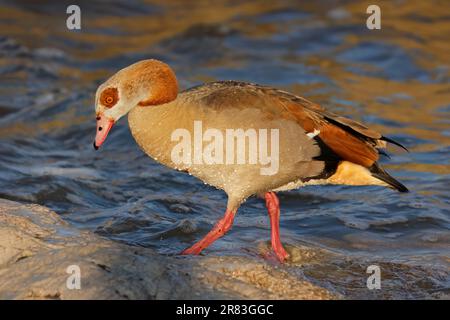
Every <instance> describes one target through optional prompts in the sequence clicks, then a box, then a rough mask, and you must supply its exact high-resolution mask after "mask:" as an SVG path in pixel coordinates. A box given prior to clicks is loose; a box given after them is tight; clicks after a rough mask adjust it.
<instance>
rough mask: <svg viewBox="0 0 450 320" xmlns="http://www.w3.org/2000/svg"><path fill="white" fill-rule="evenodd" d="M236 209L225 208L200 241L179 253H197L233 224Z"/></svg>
mask: <svg viewBox="0 0 450 320" xmlns="http://www.w3.org/2000/svg"><path fill="white" fill-rule="evenodd" d="M236 211H237V210H230V209H228V208H227V211H225V215H224V217H223V218H222V219H220V220H219V221H218V222H217V223H216V225H215V226H214V227H213V228H212V229H211V231H210V232H208V234H207V235H206V236H205V237H204V238H203V239H202V240H200V241H198V242H197V243H195V244H194V245H193V246H192V247H190V248H187V249H185V250H184V251H183V252H181V254H199V253H200V252H202V250H203V249H205V248H206V247H208V246H209V245H210V244H211V243H213V242H214V241H216V240H217V239H219V238H220V237H222V236H223V235H224V234H225V233H227V231H228V230H230V229H231V226H232V225H233V220H234V216H235V214H236Z"/></svg>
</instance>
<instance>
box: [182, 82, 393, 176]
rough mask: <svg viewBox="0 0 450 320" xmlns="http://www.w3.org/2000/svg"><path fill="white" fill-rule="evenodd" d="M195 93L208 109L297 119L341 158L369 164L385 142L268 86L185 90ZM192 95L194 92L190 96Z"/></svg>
mask: <svg viewBox="0 0 450 320" xmlns="http://www.w3.org/2000/svg"><path fill="white" fill-rule="evenodd" d="M190 91H193V92H195V97H197V98H198V97H200V98H201V99H202V102H203V103H204V104H205V105H208V107H211V108H218V109H221V108H227V107H234V108H248V107H250V106H251V107H257V108H261V109H264V111H266V112H267V113H268V114H269V115H272V116H273V117H282V118H286V119H292V120H295V121H297V122H298V123H299V124H300V125H301V126H302V127H303V128H304V129H305V131H306V132H311V133H312V132H315V131H316V132H317V131H319V134H318V136H316V139H317V138H319V139H320V140H321V141H322V142H323V143H324V144H325V145H326V146H327V147H328V148H330V149H331V150H332V151H333V152H334V153H335V154H337V155H338V156H339V157H340V158H342V159H343V160H347V161H351V162H353V163H356V164H360V165H363V166H365V167H371V166H372V165H373V164H374V163H375V162H376V161H377V160H378V157H379V154H378V151H377V148H380V147H385V145H386V143H385V141H383V137H382V135H381V134H380V133H378V132H376V131H374V130H371V129H369V128H367V127H366V126H364V125H363V124H361V123H359V122H356V121H353V120H351V119H348V118H344V117H342V116H339V115H336V114H334V113H332V112H329V111H327V110H325V109H324V108H322V107H321V106H319V105H318V104H315V103H313V102H311V101H309V100H307V99H304V98H302V97H299V96H295V95H293V94H290V93H288V92H285V91H282V90H277V89H274V88H271V87H266V86H261V85H257V84H252V83H246V82H236V81H221V82H213V83H208V84H206V85H202V86H199V87H194V88H191V89H188V90H186V91H184V93H185V94H187V95H189V93H190ZM193 96H194V95H193Z"/></svg>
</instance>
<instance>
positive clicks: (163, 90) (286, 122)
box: [94, 59, 408, 262]
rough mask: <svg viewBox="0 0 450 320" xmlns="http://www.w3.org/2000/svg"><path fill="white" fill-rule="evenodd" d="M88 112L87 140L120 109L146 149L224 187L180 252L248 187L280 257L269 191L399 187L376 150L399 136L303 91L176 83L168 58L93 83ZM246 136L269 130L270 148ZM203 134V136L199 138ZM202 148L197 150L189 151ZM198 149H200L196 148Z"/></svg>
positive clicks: (220, 231) (205, 242)
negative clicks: (214, 208) (217, 207)
mask: <svg viewBox="0 0 450 320" xmlns="http://www.w3.org/2000/svg"><path fill="white" fill-rule="evenodd" d="M95 112H96V116H97V132H96V137H95V141H94V148H95V149H98V148H99V147H100V146H101V145H102V144H103V142H104V141H105V139H106V137H107V135H108V132H109V131H110V129H111V127H112V126H113V125H114V123H116V122H117V121H118V120H119V119H120V118H121V117H122V116H124V115H126V114H127V113H128V122H129V127H130V129H131V133H132V135H133V137H134V139H135V140H136V142H137V144H138V145H139V147H140V148H141V149H142V150H143V151H144V152H145V153H146V154H147V155H148V156H150V157H152V158H153V159H154V160H156V161H157V162H159V163H161V164H163V165H165V166H167V167H170V168H173V169H176V170H180V171H184V172H188V173H189V174H191V175H193V176H195V177H197V178H199V179H200V180H202V181H203V182H205V183H207V184H209V185H211V186H214V187H216V188H218V189H222V190H224V191H225V192H226V193H227V195H228V203H227V209H226V212H225V215H224V217H223V218H222V219H220V220H219V221H218V222H217V224H216V225H215V226H214V227H213V228H212V230H211V231H210V232H209V233H208V234H207V235H206V236H205V237H204V238H203V239H201V240H200V241H198V242H197V243H195V244H194V245H193V246H191V247H190V248H188V249H186V250H184V251H183V252H182V254H199V253H200V252H201V251H202V250H203V249H205V248H206V247H208V246H209V245H210V244H211V243H213V242H214V241H215V240H217V239H218V238H219V237H221V236H223V235H224V234H225V233H226V232H227V231H228V230H229V229H230V228H231V226H232V223H233V219H234V217H235V214H236V212H237V210H238V208H239V206H240V205H241V204H242V203H243V202H244V201H245V200H246V199H247V198H248V197H250V196H252V195H261V196H264V197H265V202H266V206H267V209H268V213H269V217H270V224H271V240H272V241H271V242H272V248H273V251H274V252H275V254H276V257H277V258H278V259H279V260H280V261H281V262H283V261H285V260H286V259H287V258H288V253H287V252H286V251H285V249H284V248H283V245H282V243H281V241H280V236H279V217H280V207H279V201H278V198H277V196H276V194H275V192H278V191H285V190H292V189H296V188H299V187H301V186H305V185H310V184H344V185H377V186H385V187H390V188H392V189H395V190H398V191H400V192H407V191H408V189H407V188H406V187H405V186H404V185H402V184H401V183H400V182H398V181H397V180H395V179H394V178H392V177H391V176H390V175H388V174H387V173H386V171H384V170H383V169H382V168H381V167H380V165H379V164H378V163H377V160H378V157H379V154H380V153H383V151H382V150H379V149H382V148H385V147H386V143H387V142H390V143H394V144H397V145H399V144H398V143H397V142H395V141H393V140H390V139H388V138H386V137H384V136H382V135H381V134H380V133H378V132H376V131H374V130H371V129H369V128H367V127H366V126H364V125H362V124H361V123H358V122H356V121H353V120H350V119H348V118H344V117H341V116H339V115H337V114H334V113H332V112H329V111H327V110H325V109H324V108H322V107H321V106H319V105H317V104H315V103H313V102H310V101H308V100H306V99H304V98H302V97H299V96H296V95H293V94H290V93H288V92H285V91H281V90H277V89H274V88H271V87H267V86H262V85H257V84H253V83H244V82H236V81H220V82H212V83H207V84H203V85H200V86H196V87H193V88H190V89H188V90H185V91H182V92H178V85H177V79H176V77H175V74H174V72H173V71H172V70H171V69H170V67H169V66H168V65H167V64H165V63H163V62H160V61H157V60H153V59H152V60H143V61H139V62H137V63H135V64H132V65H130V66H128V67H126V68H124V69H122V70H120V71H118V72H117V73H116V74H114V75H113V76H112V77H111V78H109V79H108V80H107V81H106V82H105V83H103V84H102V85H100V86H99V88H98V89H97V92H96V97H95ZM199 130H200V131H199ZM230 130H234V131H230ZM239 130H240V131H239ZM269 131H270V132H271V133H273V134H272V135H271V134H269ZM202 132H203V135H202ZM229 132H234V134H236V132H237V133H241V134H243V135H244V140H241V144H240V145H239V144H238V142H237V143H236V148H235V147H234V145H233V143H231V148H235V149H233V150H232V151H235V152H236V153H237V156H236V157H235V156H234V154H233V152H229V151H230V150H226V149H227V147H228V149H229V148H230V145H229V144H228V143H229V142H230V141H227V144H225V142H224V140H225V137H226V138H230V137H229V135H228V133H229ZM196 133H197V136H198V134H200V135H201V137H200V140H199V138H198V137H194V139H197V144H196V143H195V141H194V143H193V144H189V142H187V144H184V145H182V146H180V142H181V140H183V139H189V138H190V139H191V140H192V135H194V136H195V135H196ZM207 133H208V134H207ZM237 137H238V135H236V136H231V138H236V139H237ZM255 137H256V138H261V139H263V138H265V137H268V138H267V139H266V140H270V143H269V145H270V147H269V148H268V147H267V141H265V142H266V145H265V147H264V144H258V145H256V147H257V149H258V147H259V150H256V149H255V148H253V149H254V150H253V153H254V154H253V155H252V154H251V152H250V151H252V150H250V149H251V147H255V146H254V145H252V146H250V144H251V139H253V138H255ZM245 139H247V140H245ZM198 141H200V145H199V142H198ZM236 141H237V140H236ZM242 141H244V143H242ZM184 142H186V141H184ZM205 142H209V143H208V144H207V145H206V146H203V145H202V144H204V143H205ZM399 146H401V145H399ZM401 147H402V146H401ZM201 148H203V149H204V150H198V149H201ZM207 148H209V154H206V153H205V152H206V151H205V150H206V149H207ZM245 148H248V149H249V152H248V157H245V156H246V154H244V158H245V159H244V160H246V161H241V162H239V161H237V160H236V159H237V158H238V156H239V155H240V156H242V152H241V153H240V154H239V152H240V151H242V150H244V149H245ZM262 149H265V150H262ZM201 151H203V153H201ZM262 151H264V152H265V153H266V155H270V157H271V158H272V160H273V162H275V160H276V162H277V163H276V164H275V165H274V164H273V163H272V164H270V166H271V167H270V168H269V164H268V163H269V162H268V159H269V160H270V157H266V158H265V161H255V159H256V160H258V159H259V156H261V153H264V152H262ZM183 152H184V154H182V153H183ZM258 152H259V154H258ZM229 154H231V156H229ZM207 155H208V156H209V157H206V156H207ZM225 158H226V160H225ZM247 158H248V159H247ZM240 160H243V158H242V157H241V159H240ZM263 170H266V171H265V172H264V171H263Z"/></svg>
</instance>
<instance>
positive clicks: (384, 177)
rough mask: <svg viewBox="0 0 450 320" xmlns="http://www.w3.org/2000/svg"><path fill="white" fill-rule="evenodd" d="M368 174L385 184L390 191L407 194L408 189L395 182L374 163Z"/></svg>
mask: <svg viewBox="0 0 450 320" xmlns="http://www.w3.org/2000/svg"><path fill="white" fill-rule="evenodd" d="M369 170H370V173H371V174H372V176H374V177H375V178H377V179H380V180H381V181H384V182H386V183H387V184H388V185H389V186H390V187H391V188H392V189H395V190H397V191H399V192H408V191H409V190H408V188H406V187H405V186H404V185H403V184H401V183H400V182H399V181H397V180H395V179H394V178H393V177H392V176H390V175H389V174H388V173H387V172H386V171H385V170H384V169H383V168H381V167H380V166H379V165H378V164H377V163H376V162H375V163H374V164H373V165H372V167H370V168H369Z"/></svg>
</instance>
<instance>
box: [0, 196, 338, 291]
mask: <svg viewBox="0 0 450 320" xmlns="http://www.w3.org/2000/svg"><path fill="white" fill-rule="evenodd" d="M73 266H75V268H79V271H80V289H76V288H75V289H73V286H70V284H71V283H72V282H70V281H69V286H68V285H67V282H68V279H69V280H70V279H73V274H72V273H70V272H73V271H72V270H73V268H74V267H73ZM71 268H72V269H71ZM68 272H69V273H68ZM71 276H72V278H70V277H71ZM70 288H72V289H70ZM192 298H199V299H232V298H235V299H286V298H287V299H330V298H336V296H334V295H333V294H331V293H330V292H329V291H327V290H326V289H323V288H321V287H318V286H316V285H314V284H312V283H310V282H309V281H307V280H304V279H299V278H297V277H294V276H292V275H290V274H289V273H288V272H286V271H285V270H283V269H281V268H278V267H277V266H276V265H275V264H271V263H268V262H266V261H264V260H262V259H261V260H255V259H253V260H251V259H249V258H244V257H233V256H227V257H215V256H200V257H183V256H163V255H160V254H157V253H156V252H155V251H153V250H151V249H147V248H141V247H132V246H128V245H125V244H120V243H116V242H113V241H110V240H106V239H104V238H101V237H99V236H97V235H95V234H93V233H91V232H86V231H80V230H78V229H75V228H73V227H71V226H70V225H69V224H67V223H66V222H64V221H63V220H62V219H61V218H60V217H59V216H58V214H56V213H55V212H53V211H51V210H49V209H47V208H45V207H42V206H39V205H33V204H31V205H30V204H20V203H17V202H13V201H9V200H4V199H0V299H192Z"/></svg>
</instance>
